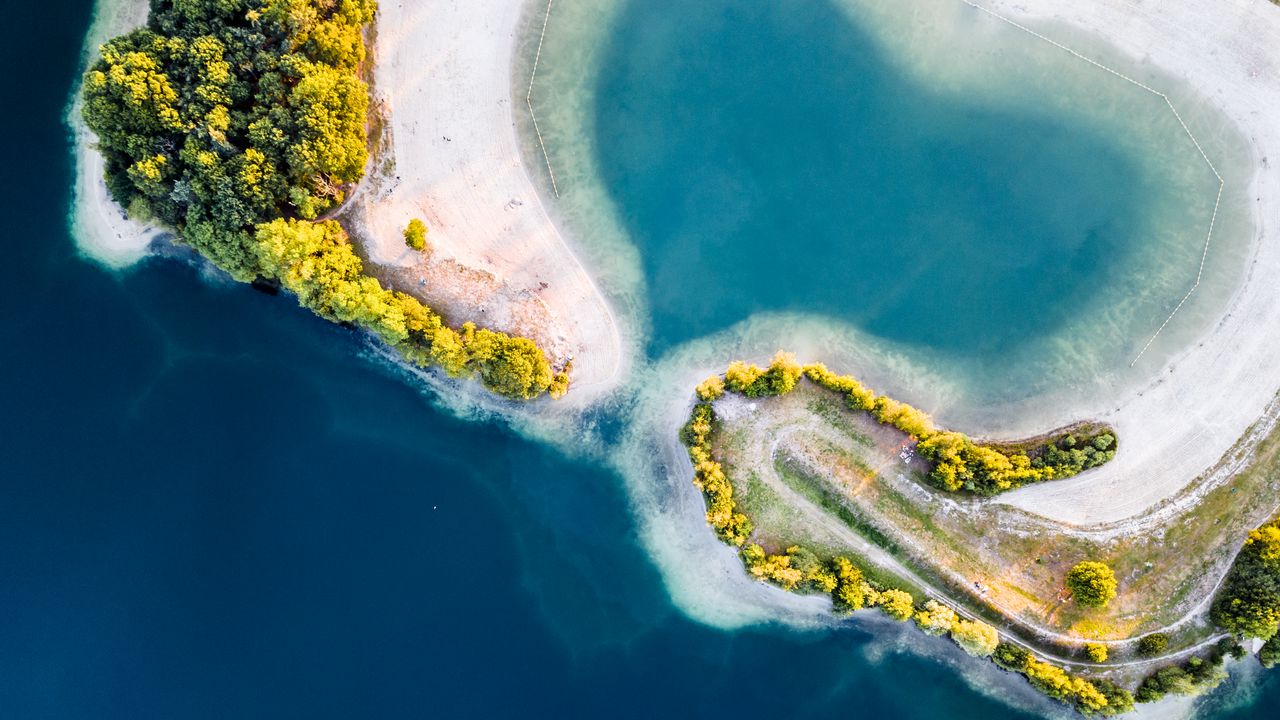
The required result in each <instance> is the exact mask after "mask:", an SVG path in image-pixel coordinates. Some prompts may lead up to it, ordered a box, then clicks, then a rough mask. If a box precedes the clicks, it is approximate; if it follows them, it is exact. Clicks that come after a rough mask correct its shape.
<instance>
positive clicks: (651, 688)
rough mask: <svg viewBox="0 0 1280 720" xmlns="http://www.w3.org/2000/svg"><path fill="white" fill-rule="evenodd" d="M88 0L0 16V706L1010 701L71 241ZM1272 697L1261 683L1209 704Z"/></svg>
mask: <svg viewBox="0 0 1280 720" xmlns="http://www.w3.org/2000/svg"><path fill="white" fill-rule="evenodd" d="M90 10H91V7H90V3H89V2H88V0H74V1H68V0H59V1H57V2H54V1H50V2H44V3H22V4H19V5H17V6H14V7H11V8H8V13H7V18H6V19H7V21H8V22H7V24H6V26H5V28H6V29H5V31H4V32H5V35H6V42H5V43H4V44H3V50H2V51H0V52H3V53H4V60H5V67H7V68H10V71H11V72H10V73H9V74H8V76H9V77H10V79H11V80H12V79H13V77H14V69H15V68H20V69H21V71H22V72H23V73H25V75H24V80H23V82H21V83H20V84H19V85H18V86H15V85H13V84H10V85H8V86H7V90H6V95H7V96H8V97H9V98H10V99H11V101H12V102H11V103H10V106H9V111H8V112H6V113H4V114H2V115H0V123H3V127H4V133H3V137H4V138H5V140H4V147H5V157H6V162H5V163H4V168H3V171H2V172H3V173H4V186H3V191H4V192H3V193H2V194H0V197H3V198H4V203H5V207H4V210H5V212H4V215H3V217H4V218H5V222H6V227H5V234H4V237H5V240H4V244H5V245H4V246H5V260H6V261H5V262H4V263H3V264H0V279H2V282H0V294H2V295H0V299H2V300H3V307H4V308H5V311H4V313H3V315H0V323H2V324H3V327H2V328H0V334H2V336H3V337H4V338H5V339H4V342H3V343H0V399H3V402H2V403H0V438H3V440H2V441H0V717H4V718H94V719H101V718H131V719H132V718H289V717H298V718H303V717H305V718H352V717H361V718H381V717H432V718H438V717H491V716H496V715H499V714H511V715H517V714H518V715H521V716H531V717H601V716H604V715H606V714H608V716H610V717H616V718H652V717H659V716H669V715H671V714H674V715H676V716H692V715H695V714H696V715H700V716H707V715H712V714H714V715H716V716H720V717H759V716H770V715H772V716H776V717H836V716H850V715H863V714H865V715H869V716H876V715H880V714H887V713H892V714H893V716H894V717H900V718H941V717H946V718H969V717H972V718H983V719H984V720H998V719H1000V718H1012V717H1022V715H1020V714H1018V713H1015V712H1013V711H1011V710H1009V709H1007V708H1006V707H1004V706H1003V705H1001V704H999V703H997V702H995V701H992V700H988V699H986V698H985V697H983V696H981V695H978V694H976V693H975V692H973V691H972V690H970V689H968V688H967V686H965V685H964V684H963V683H962V682H961V681H959V680H958V679H956V678H955V677H953V676H952V675H951V673H950V671H949V670H947V669H946V668H944V667H943V666H941V665H938V664H936V663H934V662H930V661H928V660H924V659H919V658H915V657H912V656H907V655H901V656H900V655H891V656H889V657H888V658H887V659H885V660H884V661H882V662H881V663H878V664H871V663H868V662H867V661H866V660H864V659H862V656H861V653H860V648H862V647H863V646H865V645H866V644H867V643H868V642H869V638H868V636H866V635H865V634H864V633H862V632H860V631H858V630H856V629H849V630H841V631H833V632H821V633H796V632H793V631H787V630H782V629H773V628H761V629H753V630H747V631H739V632H732V633H726V632H721V631H717V630H712V629H708V628H705V627H702V626H699V625H696V624H694V623H691V622H690V621H688V620H686V619H684V617H683V616H681V615H680V614H679V613H678V612H677V611H676V610H674V609H673V608H672V606H671V603H670V601H669V599H668V598H667V595H666V593H665V591H664V589H663V587H662V585H661V583H660V579H659V577H658V575H657V572H656V571H655V569H654V568H653V567H652V566H651V565H650V563H649V562H648V560H647V559H646V557H645V555H644V554H643V552H642V551H641V550H640V549H639V547H638V546H637V544H636V541H635V537H634V534H635V528H634V524H633V521H632V519H631V515H630V511H629V508H628V507H627V503H626V499H625V497H624V494H623V492H622V490H621V484H620V481H619V480H618V479H617V478H615V477H613V476H612V475H610V474H608V473H606V472H603V471H601V470H599V469H597V468H595V467H593V466H592V465H591V464H588V463H585V462H579V461H571V460H566V459H564V458H562V457H560V456H559V455H557V454H556V453H555V452H553V451H551V450H549V449H547V448H545V447H542V446H539V445H536V444H532V443H530V442H527V441H525V440H522V439H520V438H518V437H515V436H513V435H512V434H511V433H509V432H507V431H505V430H503V429H501V428H499V427H496V426H492V425H488V424H482V423H465V422H461V421H458V420H455V419H452V418H451V417H450V416H448V415H446V414H443V413H441V412H438V411H436V410H434V409H433V408H432V407H431V406H430V404H429V403H428V402H426V401H424V400H423V399H422V398H421V397H420V396H419V395H418V393H417V392H416V391H414V390H413V389H412V388H411V387H409V386H408V385H406V384H405V383H404V382H402V381H400V380H398V379H396V378H395V377H393V376H391V375H390V374H389V373H388V372H386V371H384V370H382V369H380V368H379V367H378V366H377V365H376V364H374V363H373V362H371V361H369V360H366V359H363V358H362V357H361V356H360V355H359V352H358V350H359V343H358V341H357V339H356V338H354V337H352V336H351V335H349V334H347V333H345V332H344V331H342V330H340V329H338V328H336V327H334V326H330V325H327V324H325V323H323V322H321V321H318V320H315V319H314V318H311V317H310V316H308V315H307V314H305V313H303V312H301V311H299V310H297V309H296V308H294V307H293V306H292V302H291V301H289V300H286V299H283V298H270V297H266V296H263V295H260V294H258V293H255V292H253V291H251V290H250V289H248V288H247V287H244V286H233V285H222V284H217V283H209V282H207V281H206V280H204V279H202V278H201V277H200V276H199V274H198V273H197V272H196V271H194V270H192V269H191V268H190V267H188V266H186V265H185V264H182V263H180V262H176V261H152V262H148V263H145V264H144V265H142V266H141V267H139V268H137V269H135V270H132V271H129V272H126V273H122V274H112V273H108V272H106V271H104V270H102V269H100V268H99V267H97V266H95V265H91V264H89V263H86V262H84V261H82V260H80V259H78V258H77V257H76V256H75V253H74V250H73V244H72V240H71V238H70V237H69V236H68V232H67V231H66V229H65V226H66V222H65V221H66V213H67V209H68V203H69V195H68V188H70V186H71V167H70V158H69V152H68V139H67V136H66V131H65V129H64V128H63V126H62V123H61V113H62V110H63V107H64V103H65V100H66V92H67V89H68V88H69V87H70V86H71V83H72V81H73V76H74V74H75V72H76V64H77V57H78V54H79V48H80V42H81V38H82V36H83V33H84V30H85V26H86V23H87V21H88V18H89V14H90ZM1277 707H1280V683H1278V682H1276V681H1275V680H1274V678H1273V679H1271V680H1269V681H1268V685H1267V687H1266V690H1265V697H1264V699H1263V700H1262V701H1260V702H1259V703H1258V704H1257V705H1255V706H1254V708H1253V709H1251V710H1250V711H1248V712H1246V713H1242V714H1239V715H1238V717H1255V718H1263V717H1271V716H1273V715H1274V712H1275V709H1276V708H1277Z"/></svg>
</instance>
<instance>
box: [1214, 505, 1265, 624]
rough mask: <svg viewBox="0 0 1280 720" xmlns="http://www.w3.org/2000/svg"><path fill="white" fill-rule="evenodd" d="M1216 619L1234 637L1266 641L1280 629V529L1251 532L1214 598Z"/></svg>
mask: <svg viewBox="0 0 1280 720" xmlns="http://www.w3.org/2000/svg"><path fill="white" fill-rule="evenodd" d="M1212 617H1213V621H1214V622H1215V623H1217V624H1218V625H1219V626H1221V627H1222V628H1223V629H1224V630H1226V631H1227V632H1230V633H1232V634H1234V635H1238V636H1246V637H1256V638H1261V639H1263V640H1269V639H1270V638H1272V637H1273V636H1275V635H1276V631H1277V627H1280V527H1278V526H1276V525H1274V524H1268V525H1263V526H1262V527H1260V528H1258V529H1256V530H1254V531H1252V532H1250V533H1249V537H1248V538H1247V539H1246V540H1245V542H1244V547H1242V548H1241V549H1240V554H1239V555H1237V556H1236V560H1235V563H1233V564H1232V566H1231V571H1230V572H1228V573H1227V577H1226V580H1225V581H1223V584H1222V589H1221V590H1220V591H1219V592H1218V596H1217V597H1216V598H1214V602H1213V609H1212Z"/></svg>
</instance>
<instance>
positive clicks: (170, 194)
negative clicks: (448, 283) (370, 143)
mask: <svg viewBox="0 0 1280 720" xmlns="http://www.w3.org/2000/svg"><path fill="white" fill-rule="evenodd" d="M375 11H376V4H375V2H373V0H182V1H181V2H177V1H173V0H153V2H152V4H151V13H150V15H149V17H148V20H147V25H146V27H144V28H141V29H138V30H135V31H134V32H131V33H129V34H127V35H123V36H121V37H117V38H115V39H113V40H111V41H109V42H107V43H106V44H104V45H103V46H102V47H101V49H100V50H101V59H100V60H98V61H97V62H96V63H95V64H94V65H93V66H92V67H91V68H90V69H89V71H88V73H87V74H86V76H85V81H84V109H83V114H84V119H85V122H86V124H87V125H88V126H89V128H90V129H91V130H93V132H94V133H95V134H96V135H97V136H98V139H99V144H98V150H99V152H101V153H102V155H103V158H104V159H105V173H106V182H107V186H108V188H109V189H110V191H111V194H112V197H113V198H114V199H115V200H116V201H117V202H118V203H119V204H120V205H121V206H122V207H124V208H125V209H126V210H127V212H128V213H129V215H130V216H131V217H134V218H137V219H139V220H143V221H150V222H158V223H161V224H164V225H166V226H168V227H170V228H172V229H173V230H174V231H175V233H176V234H177V236H178V237H179V238H181V239H182V240H183V241H184V242H186V243H187V244H189V245H190V246H191V247H193V248H195V249H196V250H197V251H199V252H200V253H201V254H202V255H204V256H205V257H206V258H208V259H209V260H210V261H211V262H213V263H214V264H215V265H217V266H218V267H220V268H222V269H223V270H225V271H226V272H227V273H229V274H230V275H231V276H232V277H234V278H236V279H237V280H240V281H246V282H247V281H251V280H254V279H256V278H266V279H270V280H276V281H279V282H280V283H281V284H283V285H284V286H285V287H287V288H288V289H289V290H291V291H293V292H295V293H296V294H297V295H298V298H299V301H300V302H301V304H303V305H304V306H306V307H308V308H310V309H312V310H314V311H315V312H316V313H318V314H320V315H322V316H324V317H326V318H329V319H331V320H336V321H342V322H350V323H353V324H356V325H359V326H361V327H365V328H367V329H369V330H371V331H372V332H374V333H375V334H377V335H378V336H379V337H381V338H382V339H384V340H386V341H387V342H388V343H390V344H391V345H393V346H395V347H396V348H398V349H399V350H401V352H403V353H404V354H405V356H406V357H408V358H409V359H410V360H412V361H414V362H415V363H418V364H420V365H425V364H428V363H431V364H439V365H440V366H442V367H443V368H444V369H445V370H447V371H448V372H450V373H451V374H454V375H465V374H471V373H476V374H479V376H480V377H481V379H482V380H483V382H484V383H485V385H486V386H488V387H489V388H490V389H492V390H493V391H495V392H497V393H500V394H502V395H504V396H506V397H510V398H516V399H528V398H532V397H536V396H538V395H540V394H542V393H543V392H548V391H550V392H551V393H553V394H560V393H563V392H564V390H565V388H566V387H567V382H568V378H567V375H566V374H565V373H563V372H562V373H560V374H556V373H553V372H552V368H551V366H550V363H549V362H548V361H547V359H546V357H545V356H544V354H543V353H542V351H541V350H540V349H539V348H537V346H536V345H535V344H534V343H533V342H532V341H530V340H527V339H525V338H512V337H510V336H508V335H506V334H504V333H498V332H492V331H488V330H477V329H475V328H474V327H471V326H469V325H465V326H463V328H462V329H461V330H460V331H459V330H453V329H450V328H447V327H445V326H443V324H442V323H441V321H440V318H439V317H438V316H437V315H435V314H434V313H432V312H431V311H430V309H428V308H426V307H424V306H423V305H422V304H421V303H420V302H418V301H417V300H415V299H414V298H412V297H409V296H407V295H405V294H403V293H396V292H392V291H390V290H387V289H385V288H383V287H382V286H381V284H380V283H379V282H378V281H377V280H376V279H374V278H372V277H369V276H366V275H364V274H363V267H362V264H361V262H360V260H359V258H358V257H357V256H356V255H355V253H354V252H353V251H352V249H351V246H350V243H349V242H348V240H347V237H346V235H345V233H343V231H342V229H341V228H340V227H338V226H337V224H336V223H333V222H332V221H324V222H316V220H317V218H319V217H320V216H321V215H322V214H323V213H325V212H327V211H329V210H332V209H333V208H335V207H337V205H338V204H339V203H341V202H342V200H343V199H344V197H345V195H346V192H347V191H348V189H349V188H350V186H351V184H352V183H355V182H356V181H358V180H359V179H360V177H361V175H362V174H363V171H364V166H365V161H366V159H367V150H366V147H367V137H366V119H367V117H366V116H367V111H368V88H367V87H366V85H365V83H364V82H362V81H361V80H360V78H359V76H358V72H359V68H360V66H361V64H362V63H363V62H364V59H365V45H364V39H363V34H362V33H363V28H364V26H365V25H366V24H367V23H369V22H370V21H371V20H372V19H373V16H374V12H375Z"/></svg>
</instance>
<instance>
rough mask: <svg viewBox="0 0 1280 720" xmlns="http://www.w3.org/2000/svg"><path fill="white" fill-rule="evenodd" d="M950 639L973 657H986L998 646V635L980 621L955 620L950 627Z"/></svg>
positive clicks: (993, 629) (994, 630)
mask: <svg viewBox="0 0 1280 720" xmlns="http://www.w3.org/2000/svg"><path fill="white" fill-rule="evenodd" d="M951 639H952V640H954V641H955V643H956V644H957V645H959V646H960V649H962V650H964V651H965V652H967V653H969V654H970V655H973V656H974V657H987V656H988V655H990V654H991V653H993V652H995V651H996V646H997V645H999V644H1000V634H999V633H997V632H996V629H995V628H993V627H991V626H990V625H988V624H986V623H984V622H982V621H981V620H956V621H955V622H954V623H952V625H951Z"/></svg>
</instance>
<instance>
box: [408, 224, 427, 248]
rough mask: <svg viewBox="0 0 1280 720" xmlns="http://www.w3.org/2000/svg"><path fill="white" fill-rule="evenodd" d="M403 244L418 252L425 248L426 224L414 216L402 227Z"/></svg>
mask: <svg viewBox="0 0 1280 720" xmlns="http://www.w3.org/2000/svg"><path fill="white" fill-rule="evenodd" d="M404 244H405V245H408V246H409V247H411V248H413V249H414V250H417V251H419V252H421V251H423V250H426V248H427V224H426V223H424V222H422V221H421V220H419V219H418V218H414V219H412V220H410V221H409V225H408V227H406V228H405V229H404Z"/></svg>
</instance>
